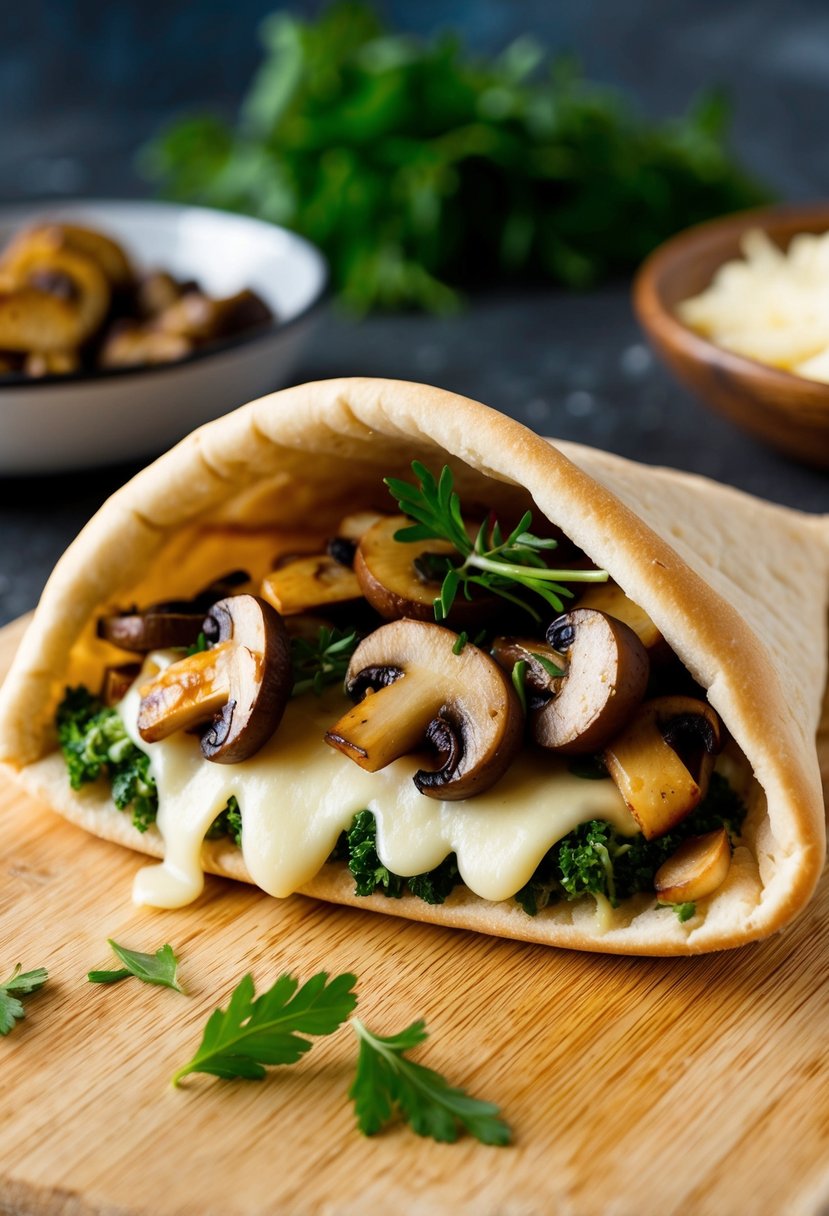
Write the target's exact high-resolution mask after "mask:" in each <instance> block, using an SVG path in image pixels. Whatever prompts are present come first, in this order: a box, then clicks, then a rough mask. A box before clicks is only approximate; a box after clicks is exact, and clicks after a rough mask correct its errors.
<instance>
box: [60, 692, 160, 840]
mask: <svg viewBox="0 0 829 1216" xmlns="http://www.w3.org/2000/svg"><path fill="white" fill-rule="evenodd" d="M57 724H58V740H59V742H60V747H61V751H62V752H63V755H64V758H65V760H66V767H67V769H68V770H69V783H70V785H71V786H72V789H73V790H79V789H80V788H81V786H82V785H86V784H88V783H89V782H91V781H97V779H98V778H99V777H100V776H101V774H102V773H105V774H106V775H107V776H108V777H109V779H110V782H111V785H112V800H113V802H114V803H115V805H116V806H117V807H118V809H119V811H125V810H131V811H132V822H133V825H134V827H136V828H137V829H138V831H139V832H146V830H147V828H148V827H149V826H150V824H152V823H154V822H155V818H156V814H157V812H158V794H157V791H156V786H155V780H154V779H153V776H152V774H151V773H150V758H149V756H147V755H146V754H145V753H144V752H142V751H141V750H140V748H137V747H136V746H135V744H134V743H133V742H132V740H131V739H130V737H129V735H128V734H127V732H126V728H125V727H124V723H123V722H122V721H121V719H120V718H119V716H118V714H117V712H116V711H115V710H114V709H112V708H110V707H108V706H106V705H104V704H103V702H102V701H100V700H99V699H98V697H95V696H93V695H92V693H90V692H89V690H88V689H87V688H84V687H83V686H81V687H78V688H68V689H67V690H66V696H65V697H64V699H63V701H62V702H61V704H60V705H59V706H58V712H57Z"/></svg>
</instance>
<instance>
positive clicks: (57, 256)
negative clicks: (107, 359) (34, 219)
mask: <svg viewBox="0 0 829 1216" xmlns="http://www.w3.org/2000/svg"><path fill="white" fill-rule="evenodd" d="M13 273H14V275H15V276H16V277H15V280H14V281H15V286H14V287H10V288H9V289H8V290H4V291H3V292H2V293H0V349H2V350H17V351H30V350H40V351H53V350H61V351H64V350H70V349H72V348H74V347H77V346H81V345H83V343H84V342H86V340H87V339H88V338H89V337H90V336H91V335H92V334H93V333H94V332H95V330H96V329H97V328H98V326H99V325H100V324H101V322H102V321H103V319H104V317H105V316H106V313H107V309H108V308H109V303H110V296H111V293H110V288H109V284H108V282H107V280H106V278H105V276H104V274H103V273H102V271H101V270H100V269H99V268H98V266H97V265H96V264H95V263H94V262H92V261H90V260H89V259H88V258H85V257H81V256H80V255H79V254H77V253H73V252H72V251H71V250H69V249H49V250H46V251H39V250H38V249H34V250H31V251H24V252H22V253H21V254H20V256H19V257H18V258H16V260H15V264H14V268H13ZM44 275H47V276H49V279H50V280H51V281H52V282H54V281H55V280H56V277H59V278H60V281H66V280H69V281H70V282H71V284H72V291H71V292H67V291H63V292H62V293H61V294H56V293H55V292H53V291H51V290H43V289H42V288H40V287H37V286H33V285H32V281H34V282H35V283H37V282H38V280H40V282H44V281H46V280H44V278H43V276H44Z"/></svg>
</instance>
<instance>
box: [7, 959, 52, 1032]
mask: <svg viewBox="0 0 829 1216" xmlns="http://www.w3.org/2000/svg"><path fill="white" fill-rule="evenodd" d="M48 978H49V975H48V972H47V971H46V968H45V967H37V968H36V969H35V970H34V971H23V970H22V969H21V964H20V963H18V964H17V966H16V967H15V969H14V970H13V971H12V973H11V975H10V976H9V978H8V979H7V980H6V981H5V982H4V983H2V984H0V1034H2V1035H6V1034H9V1032H10V1031H12V1030H14V1028H15V1025H16V1024H17V1023H18V1022H19V1021H21V1019H22V1018H25V1016H26V1010H25V1009H24V1008H23V1002H22V1001H21V1000H20V997H21V996H28V995H29V993H31V992H37V990H38V988H42V987H43V985H44V984H45V983H46V981H47V979H48ZM15 994H16V995H15Z"/></svg>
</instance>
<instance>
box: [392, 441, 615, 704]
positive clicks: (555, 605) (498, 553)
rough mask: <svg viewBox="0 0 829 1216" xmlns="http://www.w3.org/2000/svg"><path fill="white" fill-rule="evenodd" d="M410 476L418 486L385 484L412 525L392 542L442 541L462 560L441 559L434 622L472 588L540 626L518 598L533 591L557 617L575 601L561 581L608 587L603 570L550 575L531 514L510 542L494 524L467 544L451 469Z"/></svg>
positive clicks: (419, 468) (546, 545)
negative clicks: (566, 601)
mask: <svg viewBox="0 0 829 1216" xmlns="http://www.w3.org/2000/svg"><path fill="white" fill-rule="evenodd" d="M412 471H413V472H414V474H415V477H416V478H417V480H418V484H417V485H411V484H410V483H409V482H407V481H401V480H400V479H399V478H397V477H386V478H385V483H386V485H387V486H388V488H389V491H390V493H391V495H392V497H393V498H395V499H396V500H397V504H398V506H399V507H400V510H401V511H402V512H403V514H404V515H407V516H408V517H409V518H410V519H411V520H413V521H414V522H413V523H411V524H410V525H407V526H406V527H405V528H400V529H399V531H397V532H396V533H395V535H394V539H395V540H397V541H401V542H403V543H405V542H406V541H419V540H431V539H433V538H434V539H438V540H445V541H448V542H449V543H450V544H451V545H453V546H454V547H455V550H456V551H457V553H458V554H459V555H460V557H461V558H462V559H463V560H462V562H461V563H460V565H458V564H457V563H456V561H455V560H454V559H453V558H452V557H447V558H445V559H444V570H445V572H444V576H443V584H442V586H441V589H440V594H439V595H438V596H437V597H436V599H435V601H434V611H435V620H436V621H443V620H446V618H447V617H448V616H449V613H450V612H451V610H452V605H453V604H454V602H455V598H456V596H457V594H458V592H459V591H463V594H464V595H465V596H466V597H467V599H469V598H471V592H472V588H473V587H482V588H484V590H485V591H488V592H491V593H493V594H494V595H497V596H500V598H501V599H504V600H507V601H508V602H509V603H511V604H516V605H517V606H518V607H520V608H523V609H524V610H525V612H528V613H529V614H530V616H532V617H534V619H535V620H536V621H540V620H541V615H540V613H539V612H537V611H536V610H535V608H534V607H533V605H532V604H531V603H528V602H527V600H526V598H525V597H524V596H523V595H522V594H520V593H521V592H523V591H531V592H532V593H533V594H534V595H537V596H539V597H540V598H541V599H542V600H544V601H545V603H546V604H547V605H548V606H549V607H550V608H552V609H553V610H554V611H555V612H563V611H564V602H563V600H564V599H572V597H573V592H572V591H571V590H570V589H569V588H568V587H565V586H563V585H562V584H563V582H564V581H566V582H569V583H604V582H606V581H607V577H608V575H607V571H606V570H579V569H561V570H551V569H550V568H549V567H548V566H547V563H546V562H545V560H544V558H543V557H542V556H541V555H542V553H544V552H546V551H548V550H551V549H555V548H556V547H557V544H558V542H557V541H555V540H553V539H551V538H549V537H543V536H534V535H533V534H532V533H531V532H530V531H529V530H528V529H529V527H530V525H531V524H532V515H531V513H530V512H529V511H527V512H526V513H525V514H524V515H523V516H522V517H521V519H520V520H519V521H518V524H517V525H516V527H514V528H513V530H512V531H511V532H510V534H509V535H508V536H506V537H505V536H504V535H503V534H502V532H501V529H500V527H499V525H498V523H497V521H495V522H490V523H488V522H484V523H483V524H481V526H480V528H479V530H478V534H477V536H476V537H475V539H474V541H473V540H471V539H470V536H469V533H468V531H467V527H466V524H465V523H464V520H463V515H462V513H461V503H460V498H459V497H458V495H457V493H456V492H455V490H454V488H453V484H454V483H453V477H452V470H451V469H450V468H449V466H448V465H444V466H443V468H442V470H441V473H440V477H439V478H438V479H437V480H436V479H435V477H434V475H433V474H432V473H430V471H429V470H428V469H427V468H426V466H425V465H424V464H422V463H421V462H420V461H419V460H413V461H412ZM438 577H439V574H438ZM516 687H517V685H516Z"/></svg>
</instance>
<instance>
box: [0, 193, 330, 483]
mask: <svg viewBox="0 0 829 1216" xmlns="http://www.w3.org/2000/svg"><path fill="white" fill-rule="evenodd" d="M46 219H52V220H55V221H56V222H59V221H60V220H66V221H69V220H71V221H72V222H74V223H78V224H84V225H86V226H88V227H90V228H100V229H101V231H103V232H106V233H108V234H109V235H111V236H113V237H114V238H115V239H116V240H118V241H120V242H122V243H123V245H124V247H125V248H126V250H127V252H128V253H129V254H130V256H131V257H132V259H133V260H134V262H135V264H136V266H137V267H138V268H139V269H147V270H149V269H153V268H159V269H165V270H169V271H170V273H171V274H173V275H175V276H176V277H180V278H184V279H189V278H193V279H197V280H198V281H199V283H200V285H201V286H202V287H203V288H204V289H205V291H207V292H208V293H209V294H211V295H231V294H232V293H234V292H236V291H240V290H241V289H242V288H245V287H250V288H252V289H253V290H254V291H256V292H258V294H259V295H260V296H261V297H262V299H263V300H264V301H265V302H266V304H268V305H269V307H270V308H271V311H272V312H273V313H274V315H275V316H276V317H277V323H276V324H275V325H273V326H270V327H268V328H266V329H264V330H262V329H260V330H255V331H253V332H252V333H251V334H250V335H245V334H241V335H239V336H238V337H236V338H234V339H231V340H229V341H227V342H225V343H222V344H219V345H217V346H216V347H213V348H205V349H204V350H201V351H197V352H196V353H195V354H193V355H191V356H190V357H189V358H187V359H184V360H182V361H181V362H180V363H171V364H163V365H160V366H153V367H147V368H136V369H132V368H124V369H117V370H112V371H104V372H97V373H94V374H92V373H87V374H82V375H77V376H65V377H57V378H53V379H49V380H44V381H39V380H28V381H16V382H14V383H11V384H6V385H3V386H2V387H0V474H7V475H8V474H27V473H45V472H58V471H61V470H63V471H65V470H69V469H79V468H90V467H92V466H95V465H103V464H111V463H114V462H116V461H122V460H123V461H126V460H132V459H140V458H143V457H147V456H151V455H155V454H156V453H158V452H161V451H163V450H164V449H166V448H168V447H169V446H170V445H171V444H173V443H175V442H176V441H177V440H178V439H181V438H182V436H184V435H186V434H187V433H188V432H189V431H191V430H193V428H194V427H196V426H199V425H200V424H201V423H202V422H207V421H209V420H210V419H211V418H217V417H218V416H219V415H220V414H226V413H227V412H228V411H229V410H232V409H235V408H236V406H238V405H243V404H244V403H245V402H246V401H250V400H253V398H255V397H260V396H262V394H264V393H267V392H270V390H271V389H275V388H278V387H279V386H280V385H282V384H284V383H285V382H286V380H287V378H288V376H289V373H290V370H291V368H292V366H293V364H294V362H295V360H296V358H297V355H298V353H299V349H300V346H301V343H302V342H303V340H304V339H305V338H306V337H307V336H308V333H309V330H310V327H311V325H312V324H313V322H314V320H315V319H316V317H317V316H318V314H319V311H320V310H319V308H318V305H319V304H320V303H321V301H322V300H323V298H324V296H325V288H326V282H327V268H326V263H325V260H324V258H323V257H322V255H321V254H320V253H319V251H318V250H317V249H316V248H315V246H313V245H311V244H309V242H308V241H306V240H303V238H302V237H299V236H297V235H296V234H295V233H293V232H289V231H288V230H287V229H285V228H280V227H278V226H277V225H275V224H268V223H265V222H264V221H262V220H254V219H250V218H248V217H247V216H240V215H231V214H230V213H228V212H224V211H211V210H209V209H208V208H206V207H187V206H181V205H179V204H176V203H155V202H116V201H95V200H90V201H88V202H71V203H70V202H67V203H60V202H56V203H53V204H50V205H49V206H44V205H42V204H37V205H32V206H14V207H4V208H0V247H2V245H4V244H5V243H6V241H7V240H8V238H9V237H10V236H11V235H12V234H13V233H14V232H16V231H18V230H19V229H20V228H22V227H24V226H25V225H27V224H31V223H32V222H33V221H35V220H46Z"/></svg>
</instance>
